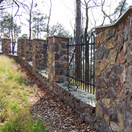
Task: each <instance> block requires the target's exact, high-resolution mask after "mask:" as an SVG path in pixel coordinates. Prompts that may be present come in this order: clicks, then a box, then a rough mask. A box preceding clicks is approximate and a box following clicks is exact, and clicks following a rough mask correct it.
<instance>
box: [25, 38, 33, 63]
mask: <svg viewBox="0 0 132 132" xmlns="http://www.w3.org/2000/svg"><path fill="white" fill-rule="evenodd" d="M32 53H33V48H32V40H27V41H26V45H25V60H26V61H32Z"/></svg>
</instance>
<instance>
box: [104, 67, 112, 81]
mask: <svg viewBox="0 0 132 132" xmlns="http://www.w3.org/2000/svg"><path fill="white" fill-rule="evenodd" d="M111 73H112V69H111V67H107V68H106V69H105V70H104V71H103V73H102V76H103V77H104V78H106V79H108V78H109V76H110V74H111Z"/></svg>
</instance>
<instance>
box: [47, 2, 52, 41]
mask: <svg viewBox="0 0 132 132" xmlns="http://www.w3.org/2000/svg"><path fill="white" fill-rule="evenodd" d="M51 10H52V0H50V10H49V17H48V23H47V39H48V37H49V23H50V17H51Z"/></svg>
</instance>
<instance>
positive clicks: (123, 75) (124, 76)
mask: <svg viewBox="0 0 132 132" xmlns="http://www.w3.org/2000/svg"><path fill="white" fill-rule="evenodd" d="M125 81H126V68H125V67H124V69H123V72H122V74H121V83H122V84H123V83H125Z"/></svg>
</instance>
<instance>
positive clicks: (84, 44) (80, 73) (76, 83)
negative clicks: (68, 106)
mask: <svg viewBox="0 0 132 132" xmlns="http://www.w3.org/2000/svg"><path fill="white" fill-rule="evenodd" d="M77 42H78V43H77ZM77 42H76V38H74V39H72V38H71V39H69V44H68V45H67V58H68V59H67V65H68V66H67V74H66V76H67V81H68V89H69V90H71V91H76V90H78V89H80V90H85V91H87V92H89V93H92V94H94V93H95V36H94V33H91V34H90V35H87V36H86V37H85V36H83V35H82V36H80V37H79V38H78V39H77Z"/></svg>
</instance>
